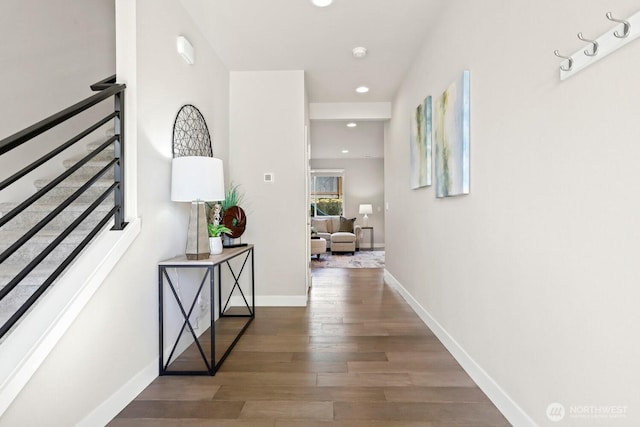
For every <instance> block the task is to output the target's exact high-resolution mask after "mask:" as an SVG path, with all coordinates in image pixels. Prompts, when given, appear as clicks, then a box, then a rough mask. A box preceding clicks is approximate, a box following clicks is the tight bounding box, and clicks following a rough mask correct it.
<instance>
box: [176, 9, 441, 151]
mask: <svg viewBox="0 0 640 427" xmlns="http://www.w3.org/2000/svg"><path fill="white" fill-rule="evenodd" d="M180 1H181V3H182V4H183V6H184V7H185V9H186V10H187V11H188V13H189V14H190V15H191V17H192V19H193V20H194V22H195V23H196V25H197V26H198V27H199V29H200V31H202V32H203V34H204V35H205V37H206V38H207V40H208V41H209V43H210V44H211V46H212V47H213V49H214V50H215V51H216V53H217V54H218V56H219V57H220V59H221V60H222V62H223V63H224V64H225V65H226V66H227V68H228V69H229V70H231V71H243V70H304V71H305V81H306V86H307V93H308V95H309V102H383V101H387V102H388V101H392V100H393V97H394V95H395V92H396V90H397V88H398V86H399V84H400V82H401V80H402V78H403V77H404V75H405V73H406V72H407V69H408V67H409V65H410V63H411V61H412V59H413V58H414V57H415V55H416V53H417V51H418V50H419V48H420V46H421V45H422V43H423V42H424V39H425V37H426V35H427V32H428V30H429V26H430V23H431V22H434V21H435V20H436V19H437V18H438V13H439V10H440V8H441V7H442V5H443V4H444V3H445V2H442V1H438V0H334V2H333V4H332V5H331V6H329V7H325V8H318V7H315V6H313V5H312V4H311V2H310V0H180ZM356 46H364V47H366V48H367V49H368V51H369V54H368V55H367V57H366V58H364V59H355V58H353V56H352V54H351V52H352V49H353V48H354V47H356ZM196 49H197V47H196ZM361 85H366V86H368V87H369V88H370V89H371V90H370V92H369V93H366V94H357V93H356V92H355V88H356V87H358V86H361ZM323 126H324V125H323ZM314 128H315V125H314ZM365 128H366V126H363V127H360V128H359V129H358V130H357V131H360V130H365ZM357 131H356V132H357ZM312 132H313V130H312ZM356 132H352V134H355V133H356ZM312 139H313V141H312V144H313V145H314V146H315V145H316V144H319V143H323V141H322V140H321V139H320V138H312Z"/></svg>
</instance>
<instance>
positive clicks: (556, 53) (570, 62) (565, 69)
mask: <svg viewBox="0 0 640 427" xmlns="http://www.w3.org/2000/svg"><path fill="white" fill-rule="evenodd" d="M553 53H554V54H555V55H556V56H557V57H558V58H562V59H566V60H567V61H569V64H568V66H567V67H566V68H565V67H564V66H562V65H561V66H560V69H561V70H562V71H571V69H572V68H573V58H571V57H570V56H562V55H560V51H559V50H554V51H553Z"/></svg>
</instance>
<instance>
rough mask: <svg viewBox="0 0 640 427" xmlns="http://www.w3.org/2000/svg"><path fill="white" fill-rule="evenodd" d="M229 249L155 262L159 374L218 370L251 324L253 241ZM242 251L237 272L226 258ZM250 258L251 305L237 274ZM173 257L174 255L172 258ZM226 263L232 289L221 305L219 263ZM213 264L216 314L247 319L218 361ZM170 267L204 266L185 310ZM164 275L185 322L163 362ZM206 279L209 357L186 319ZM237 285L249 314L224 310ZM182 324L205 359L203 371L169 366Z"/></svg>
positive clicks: (252, 315) (214, 372)
mask: <svg viewBox="0 0 640 427" xmlns="http://www.w3.org/2000/svg"><path fill="white" fill-rule="evenodd" d="M231 252H233V254H232V255H230V256H224V255H225V254H224V253H223V254H222V256H212V257H210V259H209V260H201V261H188V260H178V261H175V262H173V260H169V261H163V262H162V263H160V264H159V265H158V287H159V289H158V294H159V295H158V298H159V310H158V311H159V375H160V376H162V375H211V376H213V375H215V374H216V372H217V370H218V369H219V368H220V365H222V363H223V362H224V361H225V359H226V358H227V356H228V355H229V354H230V353H231V350H233V347H234V346H235V345H236V343H237V342H238V340H239V339H240V337H241V336H242V335H243V334H244V332H245V331H246V329H247V328H248V327H249V325H250V324H251V322H252V321H253V319H254V318H255V312H256V311H255V270H254V265H255V264H254V256H253V245H249V246H246V247H243V248H241V249H239V250H237V249H235V250H232V251H231ZM242 254H246V256H245V257H244V261H243V262H242V266H241V267H240V270H239V271H238V274H237V275H236V273H235V271H234V270H233V268H232V267H231V264H229V261H231V260H233V259H235V258H237V257H238V256H240V255H242ZM249 258H251V306H250V305H249V302H248V301H247V298H246V297H245V295H244V292H243V291H242V288H241V287H240V283H239V280H240V277H241V276H242V273H243V272H244V269H245V266H246V265H247V261H248V260H249ZM174 260H175V258H174ZM225 264H226V266H227V268H228V269H229V272H230V273H231V276H232V278H233V280H234V284H233V286H232V287H231V291H230V292H229V297H228V298H227V301H226V303H225V305H224V307H223V306H222V266H223V265H225ZM216 267H218V269H217V270H218V274H217V276H218V308H219V314H218V318H219V319H220V318H223V317H246V318H248V319H249V320H248V322H247V323H246V324H245V325H244V326H243V327H242V329H241V330H240V332H239V333H238V334H237V335H236V337H235V339H234V340H233V342H232V343H231V345H230V346H229V347H228V348H227V350H226V351H225V353H224V354H223V355H222V357H220V360H219V361H218V362H216V360H215V359H216V341H215V335H216V334H215V318H214V317H215V307H214V301H215V279H214V276H215V270H216ZM169 268H176V269H178V268H187V269H192V268H199V269H206V271H205V273H204V276H203V277H202V280H201V282H200V285H199V286H198V290H197V292H196V293H195V296H194V298H193V301H192V302H191V303H190V306H189V310H188V311H187V310H185V307H184V305H183V304H182V301H181V300H180V297H179V296H178V293H177V291H176V289H175V286H174V285H173V282H172V281H171V278H170V277H169V274H168V273H167V269H169ZM164 279H166V281H167V283H168V285H169V289H170V290H171V293H172V294H173V297H174V299H175V301H176V303H177V304H178V308H179V309H180V312H181V313H182V317H183V319H184V322H183V323H182V327H181V328H180V332H179V333H178V336H177V337H176V341H175V343H174V344H173V347H172V348H171V351H170V353H169V357H168V358H167V361H166V363H165V361H164ZM207 281H208V282H209V290H210V291H209V307H210V310H209V311H210V316H211V326H210V328H209V330H210V338H211V348H210V350H211V360H210V361H209V360H207V356H206V355H205V353H204V350H203V349H202V345H201V344H200V341H199V339H198V335H197V334H196V332H195V331H194V328H193V325H192V324H191V322H190V321H189V318H190V317H191V314H192V313H193V309H194V308H195V306H196V304H197V302H198V298H199V296H200V293H201V292H202V289H203V288H204V285H205V283H206V282H207ZM236 288H237V289H238V290H239V291H240V295H241V296H242V299H243V300H244V303H245V305H246V307H247V309H248V310H249V314H225V311H226V309H227V307H228V306H229V303H230V301H231V297H232V295H233V292H234V290H235V289H236ZM185 328H188V330H189V332H190V333H191V336H192V338H193V340H194V343H195V344H196V346H197V348H198V351H199V352H200V356H201V357H202V360H203V361H204V363H205V366H206V368H207V369H206V370H203V371H193V370H185V371H171V370H169V369H168V367H169V364H170V363H171V362H172V358H173V355H174V353H175V351H176V348H177V347H178V343H179V341H180V338H181V337H182V334H183V332H184V330H185Z"/></svg>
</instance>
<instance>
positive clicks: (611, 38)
mask: <svg viewBox="0 0 640 427" xmlns="http://www.w3.org/2000/svg"><path fill="white" fill-rule="evenodd" d="M605 16H606V18H607V19H608V20H610V21H612V22H616V23H617V24H618V25H617V26H616V27H615V28H613V29H612V30H610V31H608V32H606V33H604V34H602V35H601V36H600V37H598V38H597V39H591V38H588V37H587V36H585V35H583V34H582V33H578V38H579V39H580V40H582V41H585V42H587V45H586V46H585V48H582V49H580V50H578V51H576V52H574V53H573V54H572V55H571V56H564V55H561V54H560V51H558V50H556V51H554V52H553V53H554V54H555V55H556V56H557V57H559V58H562V59H564V61H562V63H560V80H564V79H568V78H569V77H571V76H573V75H574V74H575V73H577V72H578V71H580V70H583V69H585V68H587V67H588V66H589V65H591V64H593V63H595V62H597V61H599V60H601V59H602V58H604V57H605V56H607V55H609V54H610V53H613V52H615V51H616V50H618V49H620V48H621V47H622V46H625V45H627V44H628V43H630V42H632V41H633V40H635V39H637V38H638V37H640V12H636V13H635V14H634V15H633V16H631V17H630V18H628V19H624V20H623V19H619V18H616V17H614V16H613V14H612V13H611V12H607V14H606V15H605Z"/></svg>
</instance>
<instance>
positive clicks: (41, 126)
mask: <svg viewBox="0 0 640 427" xmlns="http://www.w3.org/2000/svg"><path fill="white" fill-rule="evenodd" d="M91 89H93V90H99V92H98V93H96V94H95V95H92V96H90V97H88V98H86V99H84V100H82V101H80V102H78V103H76V104H74V105H72V106H70V107H69V108H66V109H64V110H62V111H60V112H58V113H56V114H53V115H51V116H50V117H47V118H46V119H44V120H42V121H40V122H38V123H35V124H34V125H32V126H29V127H27V128H26V129H23V130H21V131H19V132H17V133H15V134H14V135H11V136H9V137H8V138H5V139H3V140H1V141H0V156H2V155H4V154H6V153H8V152H10V151H11V150H14V149H15V148H17V147H20V146H22V145H23V144H26V143H28V142H30V141H31V140H33V139H34V138H35V137H37V136H38V135H41V134H43V133H45V132H46V131H48V130H50V129H53V128H55V127H56V126H59V125H61V124H63V123H65V122H67V121H68V120H70V119H71V118H73V117H75V116H77V115H79V114H80V113H82V112H84V111H87V110H89V109H90V108H92V107H93V106H95V105H97V104H100V103H101V102H103V101H106V100H108V99H111V98H113V100H114V107H113V111H112V112H110V113H109V114H107V115H106V116H105V117H103V118H101V119H99V120H98V121H96V122H94V123H92V124H91V125H89V126H88V127H87V128H85V129H84V130H82V131H81V132H79V133H78V134H76V135H75V136H73V137H72V138H70V139H69V140H67V141H66V142H64V143H63V144H61V145H59V146H57V147H56V148H55V149H53V150H51V151H50V152H48V153H47V154H45V155H44V156H42V157H40V158H39V159H37V160H35V161H33V162H31V163H30V164H29V165H27V166H25V167H24V168H22V169H21V170H19V171H18V172H15V173H14V174H12V175H11V176H9V177H7V178H4V179H3V180H2V181H1V182H0V191H2V190H4V189H5V188H7V187H9V186H10V185H11V184H13V183H15V182H17V181H18V180H20V179H21V178H23V177H25V176H26V175H27V174H29V173H31V172H33V171H35V170H37V169H38V168H40V167H41V166H43V165H45V164H47V163H48V162H49V161H50V160H52V159H53V158H54V157H56V156H57V155H59V154H60V153H62V152H63V151H65V150H67V149H68V148H70V147H72V146H74V145H75V144H77V143H78V142H79V141H82V140H83V139H84V138H85V137H87V136H88V135H89V134H91V133H92V132H94V131H95V130H97V129H99V128H100V127H102V126H104V125H106V124H107V123H109V122H111V121H112V120H113V126H114V135H113V136H111V137H109V138H108V139H106V141H104V142H103V143H101V144H100V145H99V146H98V147H97V148H95V149H94V150H92V151H91V152H90V153H89V154H88V155H86V156H85V157H83V158H82V159H80V160H78V161H77V162H76V163H75V164H74V165H73V166H71V167H70V168H69V169H68V170H66V171H65V172H64V173H62V174H61V175H59V176H58V177H57V178H54V179H53V180H52V181H51V182H50V183H49V184H47V185H45V186H44V187H43V188H42V189H40V190H38V191H37V192H36V193H35V194H33V195H31V196H29V197H27V198H26V199H25V200H24V201H22V202H21V203H18V205H17V206H16V207H15V208H13V209H12V210H10V211H9V212H7V213H6V214H4V215H2V216H1V217H0V230H1V229H2V227H3V226H4V225H6V224H7V223H9V222H10V221H11V220H12V219H14V218H16V217H17V216H18V215H19V214H20V213H22V212H23V211H24V210H25V209H27V208H28V207H29V206H31V205H33V204H34V203H35V202H36V201H38V200H39V199H41V198H42V197H43V196H44V195H45V194H47V193H49V192H50V191H51V190H53V189H54V188H56V187H57V186H58V185H59V184H60V183H61V182H63V181H64V180H65V179H66V178H68V177H69V176H70V175H72V174H73V173H74V172H76V171H78V170H79V169H80V168H81V167H82V166H84V165H86V164H87V163H88V162H89V161H90V160H92V159H94V158H95V157H96V156H98V155H99V154H100V153H102V152H103V151H105V150H106V149H107V148H108V147H110V146H113V149H114V150H113V152H114V155H113V159H111V160H110V161H108V163H107V165H106V166H104V167H103V168H101V169H100V170H99V172H98V173H96V174H95V175H93V176H92V177H91V178H89V179H88V180H87V181H86V183H84V184H83V185H82V186H81V187H80V188H79V189H78V190H76V191H75V192H73V194H71V195H70V196H68V197H67V198H66V199H65V200H64V201H63V202H61V203H60V204H59V205H58V206H57V207H56V208H55V209H53V210H52V211H51V212H50V213H48V214H47V215H46V216H45V217H44V218H42V219H41V220H40V221H39V222H38V223H37V224H36V225H35V226H34V227H32V228H31V230H28V231H27V232H26V233H24V235H22V236H21V237H20V238H18V239H17V240H16V241H15V242H13V243H10V245H9V247H8V248H7V249H5V250H4V251H3V252H2V253H0V265H1V264H2V263H3V262H4V261H5V260H7V258H9V257H10V256H11V255H12V254H14V253H15V252H16V251H17V250H18V249H20V248H21V247H22V246H23V245H24V244H25V243H27V242H28V241H29V240H30V239H32V238H33V237H34V236H35V235H36V234H37V233H38V231H39V230H41V229H42V228H43V227H44V226H46V225H47V224H49V223H50V222H51V221H53V220H54V219H55V218H56V217H58V216H59V215H60V214H62V213H63V212H64V211H65V209H66V208H67V207H69V205H71V204H72V203H73V202H74V201H76V200H77V199H78V198H79V197H80V196H81V195H83V194H85V193H86V192H87V190H89V189H90V188H92V187H93V185H94V184H95V183H96V182H97V181H98V180H100V179H101V178H102V177H103V176H104V175H105V174H106V173H107V172H108V171H110V170H113V175H114V179H113V183H112V184H111V185H110V186H109V187H108V188H107V190H105V191H103V192H102V193H101V194H100V195H99V196H97V197H96V198H95V200H94V201H93V202H92V203H91V204H90V205H89V207H88V208H86V209H85V210H84V211H83V212H82V213H81V214H80V215H79V216H78V217H77V218H76V219H75V220H74V221H73V222H71V224H69V225H68V226H67V227H66V228H65V229H64V230H62V231H61V232H60V234H59V235H58V236H57V237H55V239H53V241H52V242H51V243H50V244H49V245H47V246H46V248H45V249H44V250H43V251H42V252H40V253H38V254H37V255H36V256H35V257H34V258H33V259H32V260H31V261H30V262H29V263H28V264H27V265H26V266H25V267H24V268H22V269H21V271H19V272H18V273H17V274H16V275H15V277H13V278H12V279H11V280H10V281H9V282H8V283H7V284H5V285H4V287H2V289H0V302H1V301H3V300H4V299H5V298H7V297H9V295H10V294H11V292H12V291H15V290H16V287H17V286H18V285H19V284H20V282H21V281H22V280H24V279H25V277H27V276H28V275H29V273H31V272H32V271H33V270H34V269H35V268H36V267H37V266H38V265H39V264H40V263H41V262H42V261H43V260H44V259H45V258H46V257H47V256H48V255H50V254H51V253H52V252H53V251H54V250H55V249H56V248H57V247H58V246H59V245H60V244H61V243H62V242H63V240H64V239H65V238H66V237H68V236H69V235H70V234H71V233H72V232H73V231H74V230H76V229H77V228H78V226H79V225H80V224H81V223H82V221H83V220H85V219H86V218H87V217H88V216H89V215H91V214H92V213H93V212H94V211H95V210H96V208H97V207H98V206H99V205H100V204H101V203H102V202H103V201H104V200H105V199H107V198H108V197H109V196H110V195H111V194H112V193H113V199H114V206H113V208H111V209H110V210H109V212H108V213H107V214H106V215H104V217H102V218H101V219H99V220H98V222H97V224H96V225H95V226H94V227H93V228H92V229H91V230H90V231H89V232H88V233H87V235H86V236H85V237H84V238H83V239H82V241H81V242H80V243H79V244H78V245H77V246H76V247H75V248H74V249H73V251H72V252H71V253H70V254H69V255H67V256H66V258H64V259H63V260H62V261H61V262H60V265H59V266H57V267H56V268H55V270H54V271H53V273H51V274H50V275H49V276H48V277H47V278H46V279H44V281H43V282H42V283H41V284H40V285H39V286H38V288H37V290H36V291H35V292H34V293H32V294H31V295H30V296H29V297H28V298H27V299H26V300H25V301H24V302H23V303H22V304H21V305H20V307H19V308H18V309H17V310H16V311H15V312H14V313H13V314H11V315H10V317H9V319H8V320H7V321H6V322H5V323H4V324H2V325H0V338H2V337H3V336H4V335H5V334H6V333H7V332H8V331H9V330H10V329H11V328H12V327H13V326H14V325H15V324H16V323H17V322H18V320H19V319H20V318H21V317H22V316H23V315H24V314H25V313H26V312H27V311H28V310H29V309H30V308H31V307H32V306H33V304H34V303H35V302H36V301H37V300H38V298H39V297H40V296H41V295H42V294H43V293H44V292H45V291H46V290H47V289H48V288H49V287H50V286H51V285H52V284H53V283H54V281H55V280H56V279H57V278H58V277H59V276H60V275H61V274H62V273H63V272H64V270H65V269H66V268H67V267H68V266H69V265H70V264H71V263H72V262H73V260H74V259H75V258H76V257H77V256H78V255H79V254H80V253H81V252H82V250H83V249H84V248H85V247H86V246H87V245H88V244H89V243H90V241H91V240H92V239H93V238H94V237H95V236H96V235H97V234H98V233H100V231H101V230H102V229H103V228H104V227H105V226H106V225H107V224H108V223H109V222H110V221H111V220H112V219H113V227H112V228H111V229H112V230H122V229H124V227H125V226H126V225H127V223H126V222H125V217H124V215H125V211H124V118H125V111H124V95H125V89H126V85H124V84H117V83H115V75H114V76H110V77H108V78H106V79H104V80H102V81H100V82H98V83H96V84H94V85H92V86H91ZM0 179H2V177H1V176H0Z"/></svg>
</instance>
